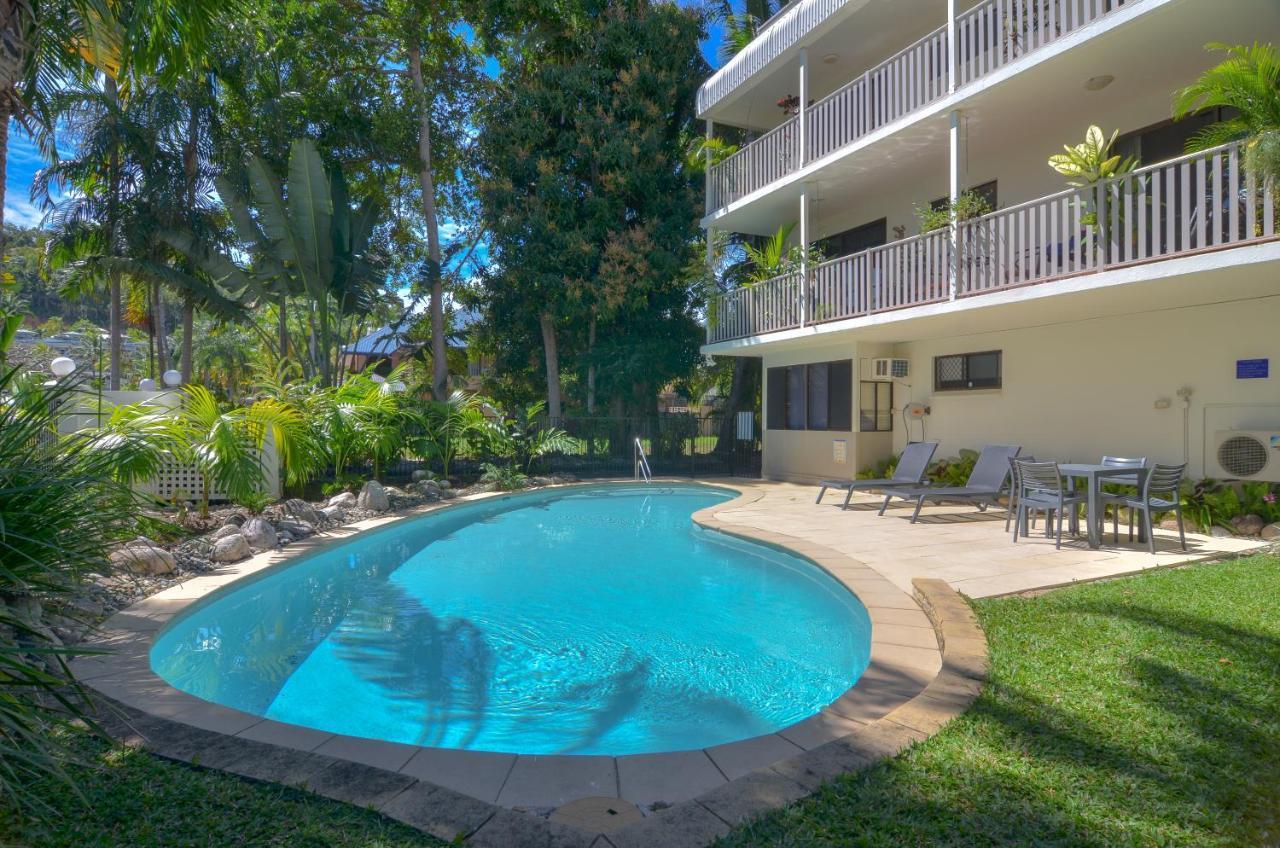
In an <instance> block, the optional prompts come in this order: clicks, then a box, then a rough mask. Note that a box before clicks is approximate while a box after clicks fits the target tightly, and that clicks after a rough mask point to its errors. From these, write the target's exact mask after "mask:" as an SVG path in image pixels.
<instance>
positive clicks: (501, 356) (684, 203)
mask: <svg viewBox="0 0 1280 848" xmlns="http://www.w3.org/2000/svg"><path fill="white" fill-rule="evenodd" d="M571 26H573V25H572V23H567V24H566V27H571ZM700 35H701V24H700V21H699V20H698V18H697V17H696V16H695V15H694V14H693V13H691V12H689V11H687V10H683V9H680V8H679V7H677V6H675V5H673V4H667V3H650V2H643V0H636V1H635V2H616V3H610V4H608V5H607V6H606V7H604V8H603V10H601V11H600V13H599V14H598V15H594V16H589V17H588V18H587V19H586V22H585V23H583V24H581V26H578V27H577V28H574V29H570V30H568V31H567V32H565V33H563V34H561V35H560V36H559V37H556V38H550V37H545V38H544V39H543V42H541V44H542V45H544V46H542V47H539V46H538V45H534V46H532V47H530V48H529V49H526V50H524V51H523V52H521V53H520V54H519V56H518V58H517V60H516V61H515V62H513V64H512V65H511V66H510V67H508V69H507V71H506V73H504V75H503V79H502V80H501V91H500V92H499V93H498V94H497V96H495V97H494V98H492V100H491V101H490V102H489V103H488V104H487V106H486V108H484V109H483V110H482V111H481V113H480V127H479V130H480V131H479V134H478V139H479V171H480V175H479V177H478V179H477V183H476V190H477V196H478V199H479V205H480V209H481V214H482V216H483V219H484V222H485V227H486V231H487V233H488V245H489V249H490V258H491V260H492V267H491V269H490V273H488V274H487V275H486V276H485V280H484V298H483V300H484V301H485V306H486V316H487V319H488V320H487V325H486V326H487V333H486V335H485V339H486V342H487V344H488V345H489V347H490V348H491V349H492V352H493V353H494V354H495V355H496V357H497V361H498V364H499V370H500V371H505V372H508V373H511V374H518V373H526V374H537V373H541V374H542V376H544V377H545V379H546V381H547V396H548V401H549V406H548V411H549V412H550V414H551V415H552V416H553V417H557V416H558V415H560V414H561V411H562V410H561V409H560V408H559V406H560V403H559V394H560V391H561V378H560V375H559V371H560V370H561V369H563V370H564V371H565V372H566V373H567V375H568V376H567V378H566V379H565V380H564V382H565V383H566V384H567V388H568V390H569V397H570V400H571V402H572V403H574V404H575V405H577V406H579V407H585V408H586V409H587V410H588V411H595V407H596V404H597V397H596V396H597V394H598V395H599V398H600V399H601V400H603V401H605V402H606V404H605V405H606V406H607V408H609V409H610V411H611V412H613V413H615V414H616V413H619V412H622V411H624V410H626V411H647V410H649V409H652V405H653V402H654V397H655V395H656V392H657V390H658V389H659V388H661V386H663V385H664V384H666V383H667V382H668V381H670V380H671V379H672V378H674V377H676V376H679V375H683V374H685V373H687V372H688V371H689V370H690V368H691V367H692V365H693V364H694V362H695V361H696V359H697V347H698V337H699V336H698V328H697V325H696V322H695V321H694V317H693V309H694V307H695V306H696V304H695V302H694V297H693V294H692V287H691V285H690V274H689V271H688V269H689V268H690V267H691V266H692V265H694V264H695V263H696V260H697V255H698V250H699V247H698V235H699V231H698V224H697V221H698V214H699V210H700V204H701V200H702V197H701V189H702V184H701V179H700V178H699V177H698V175H696V174H693V173H690V172H689V171H688V170H687V169H686V167H685V164H684V158H683V155H682V150H683V141H684V139H686V138H687V137H688V135H689V133H690V132H691V131H692V127H693V121H694V117H695V116H694V113H693V103H694V93H695V91H696V88H697V85H698V83H699V81H700V80H702V79H704V78H705V76H706V71H707V69H706V66H705V63H704V61H703V59H702V56H701V53H700V52H699V49H698V40H699V37H700ZM545 44H554V45H555V50H554V51H552V50H550V49H549V48H547V47H545ZM539 342H540V343H541V347H542V353H543V355H542V358H541V359H542V361H541V362H540V363H535V362H533V361H531V356H530V353H531V349H533V350H536V349H537V348H536V347H534V345H537V344H538V343H539Z"/></svg>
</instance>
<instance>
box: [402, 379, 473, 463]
mask: <svg viewBox="0 0 1280 848" xmlns="http://www.w3.org/2000/svg"><path fill="white" fill-rule="evenodd" d="M422 424H423V434H422V435H421V436H419V437H417V438H416V439H414V440H413V444H414V447H415V449H416V450H417V452H418V454H419V455H421V456H423V457H425V458H427V459H439V460H440V473H441V474H442V475H443V476H444V477H446V478H447V477H448V476H449V464H450V463H451V462H453V459H454V457H456V456H457V455H458V451H460V450H461V449H462V447H463V445H464V444H465V443H466V440H467V438H468V437H470V436H473V435H476V434H478V433H480V432H481V431H482V430H483V428H484V425H485V418H484V412H483V411H482V410H481V405H480V398H479V397H478V396H477V395H475V394H473V393H470V392H465V391H462V390H458V391H455V392H454V393H453V394H451V395H449V397H448V399H446V400H436V401H432V402H431V403H429V404H427V408H426V411H425V412H424V414H423V421H422Z"/></svg>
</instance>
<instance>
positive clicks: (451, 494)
mask: <svg viewBox="0 0 1280 848" xmlns="http://www.w3.org/2000/svg"><path fill="white" fill-rule="evenodd" d="M457 496H458V490H457V489H441V490H440V497H442V498H444V499H445V500H447V501H451V500H453V499H454V498H456V497H457Z"/></svg>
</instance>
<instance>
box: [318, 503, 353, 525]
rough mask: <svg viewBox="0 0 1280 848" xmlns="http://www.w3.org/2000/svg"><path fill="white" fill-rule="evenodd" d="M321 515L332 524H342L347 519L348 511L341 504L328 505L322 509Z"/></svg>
mask: <svg viewBox="0 0 1280 848" xmlns="http://www.w3.org/2000/svg"><path fill="white" fill-rule="evenodd" d="M320 516H321V517H322V518H324V520H325V521H328V522H329V523H330V524H341V523H342V522H344V521H346V520H347V511H346V510H345V509H343V508H342V507H340V506H326V507H322V508H321V509H320Z"/></svg>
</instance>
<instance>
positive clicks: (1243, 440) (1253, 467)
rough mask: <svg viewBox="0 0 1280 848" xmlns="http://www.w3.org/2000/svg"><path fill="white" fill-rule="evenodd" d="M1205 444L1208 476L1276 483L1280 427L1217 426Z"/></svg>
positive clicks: (1279, 471) (1279, 474) (1279, 479)
mask: <svg viewBox="0 0 1280 848" xmlns="http://www.w3.org/2000/svg"><path fill="white" fill-rule="evenodd" d="M1209 448H1210V451H1209V456H1208V462H1207V463H1206V464H1207V466H1208V467H1207V468H1205V472H1206V473H1207V474H1208V476H1210V477H1213V478H1215V479H1218V480H1261V481H1264V482H1267V483H1280V429H1276V430H1219V431H1218V432H1217V433H1214V434H1213V442H1212V443H1211V444H1210V445H1209Z"/></svg>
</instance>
